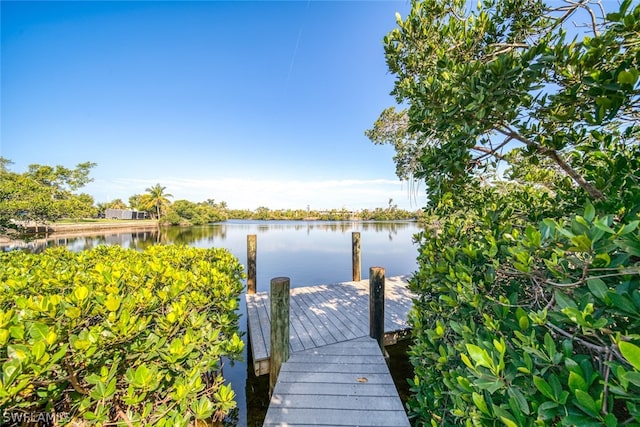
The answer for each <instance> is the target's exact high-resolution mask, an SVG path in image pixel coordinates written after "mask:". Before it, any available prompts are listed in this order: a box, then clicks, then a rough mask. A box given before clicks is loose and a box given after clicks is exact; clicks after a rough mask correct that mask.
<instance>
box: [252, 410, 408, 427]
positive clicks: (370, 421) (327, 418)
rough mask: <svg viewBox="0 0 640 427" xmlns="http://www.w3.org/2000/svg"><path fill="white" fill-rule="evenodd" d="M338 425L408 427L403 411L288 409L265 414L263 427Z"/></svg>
mask: <svg viewBox="0 0 640 427" xmlns="http://www.w3.org/2000/svg"><path fill="white" fill-rule="evenodd" d="M295 424H300V425H313V426H326V425H339V426H362V427H364V426H387V427H395V426H398V427H400V426H409V421H408V420H407V415H406V414H405V413H404V411H371V410H359V411H357V410H340V409H332V408H329V409H326V410H317V409H307V408H289V409H288V410H287V411H286V412H285V411H282V412H274V413H273V415H269V414H267V418H265V422H264V424H263V425H264V426H271V425H280V426H285V425H286V426H290V425H295Z"/></svg>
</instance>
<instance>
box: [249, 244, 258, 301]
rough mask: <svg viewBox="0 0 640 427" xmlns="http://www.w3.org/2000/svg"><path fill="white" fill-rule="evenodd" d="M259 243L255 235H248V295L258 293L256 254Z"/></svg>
mask: <svg viewBox="0 0 640 427" xmlns="http://www.w3.org/2000/svg"><path fill="white" fill-rule="evenodd" d="M257 247H258V242H257V236H256V235H255V234H248V235H247V293H248V294H255V293H256V252H257Z"/></svg>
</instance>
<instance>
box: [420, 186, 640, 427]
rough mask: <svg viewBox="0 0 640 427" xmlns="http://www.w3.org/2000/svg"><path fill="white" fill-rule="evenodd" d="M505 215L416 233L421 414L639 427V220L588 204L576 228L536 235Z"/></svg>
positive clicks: (471, 215)
mask: <svg viewBox="0 0 640 427" xmlns="http://www.w3.org/2000/svg"><path fill="white" fill-rule="evenodd" d="M506 197H510V196H505V198H506ZM511 205H513V203H511ZM499 206H500V205H497V204H494V205H492V204H491V203H487V205H486V206H483V207H481V208H478V209H476V210H467V211H465V212H464V215H455V214H452V215H450V216H448V217H444V219H442V218H443V217H440V223H439V224H438V228H437V232H435V233H428V232H425V233H423V234H422V235H421V236H420V243H421V254H420V257H419V263H420V271H419V272H418V273H416V275H415V277H414V279H413V281H412V284H411V286H412V288H413V290H414V291H416V293H418V294H419V295H420V297H419V298H418V299H417V300H416V305H415V307H414V309H413V311H412V312H411V315H410V317H411V323H412V325H413V327H414V338H415V342H414V345H413V347H412V349H411V359H412V363H413V365H414V368H415V378H414V379H413V380H412V381H411V383H412V388H413V391H414V393H415V396H414V398H413V399H412V402H411V403H410V406H411V410H412V411H413V413H414V416H416V417H417V419H418V420H419V421H420V422H421V423H429V422H430V423H431V424H432V425H451V424H466V425H495V423H498V424H504V425H508V426H528V425H567V426H573V425H577V426H591V425H593V426H597V425H607V426H615V425H623V424H625V425H632V424H633V425H638V423H640V406H639V405H638V402H639V401H640V359H639V358H640V291H639V288H640V231H639V230H638V221H637V220H634V221H627V222H620V221H616V220H615V218H614V217H613V216H612V215H608V216H600V217H598V216H596V211H595V209H594V208H593V206H591V205H587V208H586V209H585V212H584V213H583V215H577V216H574V217H573V218H572V219H571V220H570V221H564V222H563V221H560V220H543V221H540V223H539V226H538V227H532V226H530V225H529V226H527V225H525V224H526V222H525V221H524V220H520V219H518V218H517V216H514V215H513V212H512V211H511V210H510V209H503V208H499ZM534 210H535V209H534ZM507 219H509V220H508V221H507Z"/></svg>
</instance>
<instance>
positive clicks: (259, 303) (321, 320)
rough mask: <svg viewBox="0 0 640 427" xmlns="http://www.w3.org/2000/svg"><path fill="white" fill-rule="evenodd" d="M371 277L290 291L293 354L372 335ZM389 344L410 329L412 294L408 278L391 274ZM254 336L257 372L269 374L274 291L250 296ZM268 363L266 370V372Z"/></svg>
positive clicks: (388, 282) (387, 292)
mask: <svg viewBox="0 0 640 427" xmlns="http://www.w3.org/2000/svg"><path fill="white" fill-rule="evenodd" d="M368 282H369V281H368V279H365V280H361V281H359V282H343V283H338V284H332V285H318V286H310V287H305V288H293V289H291V313H290V330H289V332H290V333H289V340H290V350H291V352H293V353H296V352H300V351H306V350H308V349H313V348H316V347H323V346H327V345H328V344H332V343H335V342H340V341H348V340H351V339H354V338H355V337H360V336H368V335H369V312H368ZM385 288H386V289H385V301H386V303H385V327H384V329H385V343H387V344H389V343H395V340H396V337H397V336H403V333H404V331H406V330H407V329H408V327H409V326H408V323H407V321H406V319H407V315H408V312H409V310H410V308H411V306H412V298H413V295H412V294H411V292H410V291H409V290H408V289H407V277H406V276H399V277H391V278H386V284H385ZM246 302H247V316H248V329H249V339H250V340H251V347H252V355H253V361H254V370H255V372H256V375H261V374H264V373H266V372H268V366H269V361H268V360H269V352H270V342H269V341H270V332H269V329H270V318H271V313H270V307H269V305H270V303H269V294H268V293H266V292H259V293H256V294H253V295H247V296H246ZM265 367H266V371H265Z"/></svg>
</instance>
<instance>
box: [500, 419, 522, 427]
mask: <svg viewBox="0 0 640 427" xmlns="http://www.w3.org/2000/svg"><path fill="white" fill-rule="evenodd" d="M500 421H502V422H503V423H504V425H506V426H507V427H518V424H516V422H515V421H512V420H510V419H509V418H507V417H500Z"/></svg>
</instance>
